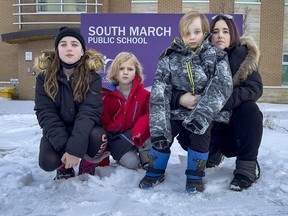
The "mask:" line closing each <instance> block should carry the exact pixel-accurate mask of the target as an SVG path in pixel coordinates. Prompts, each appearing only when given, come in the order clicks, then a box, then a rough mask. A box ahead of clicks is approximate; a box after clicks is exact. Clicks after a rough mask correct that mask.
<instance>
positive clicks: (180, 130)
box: [169, 120, 213, 153]
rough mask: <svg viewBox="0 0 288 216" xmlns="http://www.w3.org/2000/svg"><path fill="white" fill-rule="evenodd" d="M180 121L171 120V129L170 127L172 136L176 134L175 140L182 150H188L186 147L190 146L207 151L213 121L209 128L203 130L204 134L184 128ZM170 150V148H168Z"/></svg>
mask: <svg viewBox="0 0 288 216" xmlns="http://www.w3.org/2000/svg"><path fill="white" fill-rule="evenodd" d="M182 122H183V121H182V120H181V121H171V129H172V136H173V138H174V137H176V136H177V135H178V136H177V140H178V142H179V144H180V145H181V147H182V148H183V149H184V150H186V151H187V150H188V147H190V148H191V149H192V150H194V151H197V152H201V153H206V152H208V151H209V143H210V138H211V136H210V134H211V128H212V125H213V123H212V124H211V125H210V126H209V128H208V129H207V130H206V131H205V133H204V134H202V135H198V134H194V133H192V132H191V131H189V130H187V129H185V127H183V125H182ZM171 145H172V144H171ZM169 151H170V150H169Z"/></svg>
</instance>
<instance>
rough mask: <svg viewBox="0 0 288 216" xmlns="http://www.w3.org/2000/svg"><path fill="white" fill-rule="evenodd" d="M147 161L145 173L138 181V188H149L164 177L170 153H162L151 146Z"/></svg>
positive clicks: (160, 181)
mask: <svg viewBox="0 0 288 216" xmlns="http://www.w3.org/2000/svg"><path fill="white" fill-rule="evenodd" d="M148 156H149V162H148V168H147V171H146V175H145V176H144V178H143V179H142V180H141V181H140V183H139V188H142V189H149V188H152V187H154V186H156V185H158V184H160V183H162V182H163V181H164V179H165V175H164V173H165V170H166V167H167V164H168V160H169V157H170V153H162V152H159V151H157V150H155V149H154V148H151V150H150V153H149V155H148Z"/></svg>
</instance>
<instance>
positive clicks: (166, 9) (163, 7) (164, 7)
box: [158, 0, 182, 13]
mask: <svg viewBox="0 0 288 216" xmlns="http://www.w3.org/2000/svg"><path fill="white" fill-rule="evenodd" d="M181 12H182V0H158V13H181Z"/></svg>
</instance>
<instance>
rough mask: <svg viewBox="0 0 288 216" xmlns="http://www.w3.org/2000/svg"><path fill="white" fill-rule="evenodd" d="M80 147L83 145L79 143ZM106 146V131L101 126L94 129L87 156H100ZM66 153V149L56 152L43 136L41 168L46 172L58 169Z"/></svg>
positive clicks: (40, 157)
mask: <svg viewBox="0 0 288 216" xmlns="http://www.w3.org/2000/svg"><path fill="white" fill-rule="evenodd" d="M79 145H81V143H79ZM104 145H105V146H104ZM106 145H107V139H106V135H105V131H104V129H103V128H102V127H99V126H95V127H94V128H92V130H91V132H90V137H89V144H88V149H87V152H86V154H87V155H89V156H90V157H95V156H96V155H98V154H99V151H102V150H104V148H105V147H106ZM64 153H65V149H62V150H61V151H60V152H56V151H55V149H54V147H53V146H52V144H51V143H50V141H49V140H48V138H47V137H45V136H43V137H42V138H41V142H40V152H39V166H40V167H41V168H42V169H43V170H45V171H53V170H55V169H57V168H58V167H59V166H61V164H62V162H61V157H62V156H63V154H64Z"/></svg>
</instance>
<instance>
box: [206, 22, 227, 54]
mask: <svg viewBox="0 0 288 216" xmlns="http://www.w3.org/2000/svg"><path fill="white" fill-rule="evenodd" d="M230 39H231V36H230V31H229V28H228V26H227V24H226V22H225V21H224V20H219V21H217V22H216V23H215V26H214V28H213V31H212V38H211V42H212V45H213V46H215V47H217V48H219V49H222V50H223V49H225V48H227V47H229V46H230Z"/></svg>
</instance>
